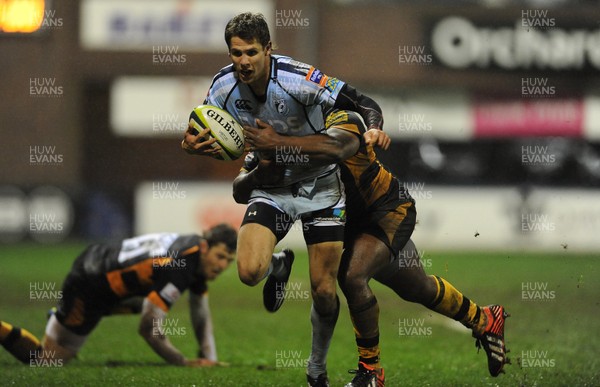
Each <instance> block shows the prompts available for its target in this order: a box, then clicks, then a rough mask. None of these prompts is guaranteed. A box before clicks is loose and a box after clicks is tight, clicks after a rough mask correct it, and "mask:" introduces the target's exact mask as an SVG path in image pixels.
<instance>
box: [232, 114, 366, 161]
mask: <svg viewBox="0 0 600 387" xmlns="http://www.w3.org/2000/svg"><path fill="white" fill-rule="evenodd" d="M256 123H257V125H258V128H252V127H249V126H246V127H244V135H245V137H246V141H247V142H248V144H249V145H250V146H251V147H253V148H254V149H255V150H259V151H260V150H262V151H276V150H277V149H278V148H281V147H284V146H286V147H294V148H297V149H300V152H301V153H302V154H307V155H311V156H312V157H311V164H313V165H327V164H335V163H339V162H342V161H344V160H346V159H347V158H349V157H351V156H353V155H354V154H355V153H356V152H357V151H358V147H359V145H360V141H359V139H358V137H357V136H356V135H355V134H353V133H349V132H347V131H345V130H342V129H337V128H335V127H331V128H329V129H328V130H327V134H314V135H310V136H302V137H298V136H282V135H280V134H278V133H277V132H276V131H275V130H274V129H273V127H272V126H270V125H268V124H267V123H265V122H262V121H260V120H257V121H256Z"/></svg>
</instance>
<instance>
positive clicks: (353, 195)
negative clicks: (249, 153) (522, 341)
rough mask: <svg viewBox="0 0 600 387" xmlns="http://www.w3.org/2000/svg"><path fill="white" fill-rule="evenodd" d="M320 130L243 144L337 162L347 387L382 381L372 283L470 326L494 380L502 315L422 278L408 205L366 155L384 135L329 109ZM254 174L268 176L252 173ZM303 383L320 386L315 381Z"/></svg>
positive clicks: (267, 133) (254, 133)
mask: <svg viewBox="0 0 600 387" xmlns="http://www.w3.org/2000/svg"><path fill="white" fill-rule="evenodd" d="M326 128H327V130H328V134H329V136H330V138H333V139H334V140H335V141H327V140H326V139H325V138H324V137H321V138H319V137H318V136H319V135H315V136H309V137H303V138H297V137H296V138H295V137H285V136H277V135H276V134H275V133H274V132H273V131H272V130H270V128H266V130H265V129H263V130H260V131H259V130H256V129H252V128H246V139H247V141H248V143H249V145H250V146H251V147H253V148H254V149H256V150H257V151H269V150H271V151H272V150H274V149H282V147H285V146H295V147H296V149H302V152H303V153H305V154H308V155H311V161H312V162H328V161H332V160H335V161H336V162H338V163H339V165H340V169H341V176H342V181H343V183H344V188H345V192H346V205H347V207H346V209H347V214H346V228H345V238H344V253H343V256H342V262H341V267H340V270H339V276H338V279H339V284H340V287H341V289H342V291H343V292H344V295H345V296H346V298H347V301H348V307H349V311H350V316H351V318H352V323H353V325H354V331H355V335H356V343H357V347H358V353H359V363H358V370H357V371H356V376H355V377H354V379H353V380H352V381H351V382H350V383H348V384H347V385H346V386H350V387H352V386H372V385H377V386H378V387H382V386H383V385H384V384H385V376H384V372H383V368H382V367H381V365H380V350H379V325H378V318H379V306H378V303H377V299H376V298H375V295H374V294H373V292H372V291H371V289H370V287H369V285H368V283H369V280H370V279H371V278H375V279H376V280H377V281H378V282H381V283H383V284H384V285H386V286H388V287H389V288H391V289H392V290H394V291H395V292H396V293H397V294H398V295H399V296H400V297H402V298H403V299H405V300H407V301H411V302H417V303H420V304H422V305H424V306H426V307H427V308H429V309H431V310H434V311H436V312H438V313H440V314H442V315H444V316H447V317H450V318H452V319H454V320H456V321H460V322H461V323H462V324H463V325H465V326H466V327H467V328H470V329H471V330H472V331H473V336H474V337H475V338H476V340H477V343H478V345H481V346H483V348H484V350H485V352H486V354H487V357H488V370H489V372H490V374H491V375H492V376H497V375H498V374H499V373H500V372H501V371H502V368H503V366H504V364H505V363H507V362H508V359H507V358H506V349H505V345H504V319H505V317H506V316H507V314H506V313H505V312H504V308H503V307H502V306H500V305H491V306H486V307H479V306H478V305H477V304H475V303H474V302H473V301H471V300H470V299H469V298H467V297H465V296H464V295H463V294H462V293H461V292H459V291H458V290H457V289H456V288H454V287H453V286H452V285H451V284H450V283H449V282H447V281H446V280H445V279H443V278H440V277H438V276H433V275H427V274H426V273H425V271H424V270H423V266H422V265H421V264H420V262H419V261H420V258H419V255H418V252H417V249H416V247H415V245H414V243H413V242H412V240H410V236H411V234H412V232H413V230H414V226H415V223H416V210H415V201H414V200H413V199H412V198H411V196H410V194H409V193H408V191H407V190H406V189H405V187H404V186H403V185H402V184H401V183H400V182H399V181H398V179H397V178H396V177H395V176H394V175H393V174H392V173H391V172H390V171H389V170H388V169H387V168H385V167H384V166H383V165H382V164H381V163H380V162H379V161H378V159H377V156H376V154H375V151H374V150H373V146H374V145H376V146H379V147H381V148H383V149H387V147H388V146H389V143H390V140H389V137H388V136H387V135H385V133H383V132H381V131H380V130H377V129H371V130H367V128H366V127H365V124H364V123H363V121H362V119H361V118H360V117H359V116H358V115H357V114H356V113H353V112H349V111H336V112H332V113H331V114H330V115H329V116H328V117H327V120H326ZM344 132H345V134H344ZM336 141H337V143H336ZM348 148H354V149H355V152H354V155H353V156H351V157H349V158H347V159H345V160H344V159H343V158H342V156H341V155H343V154H347V149H348ZM262 162H263V163H264V161H262ZM256 167H260V166H259V165H256ZM264 167H265V168H266V167H267V166H264ZM271 168H272V167H271ZM261 175H267V174H265V173H264V172H263V173H262V174H258V173H257V176H261ZM254 181H255V182H257V181H260V180H257V179H254ZM247 189H248V188H247ZM323 381H326V379H325V378H323ZM310 382H311V380H310V378H309V384H310ZM310 385H313V386H317V385H326V384H325V383H317V381H315V383H312V384H310Z"/></svg>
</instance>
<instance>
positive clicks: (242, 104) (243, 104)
mask: <svg viewBox="0 0 600 387" xmlns="http://www.w3.org/2000/svg"><path fill="white" fill-rule="evenodd" d="M235 108H236V109H238V110H241V111H244V112H251V111H252V104H251V103H250V101H248V100H247V99H236V100H235Z"/></svg>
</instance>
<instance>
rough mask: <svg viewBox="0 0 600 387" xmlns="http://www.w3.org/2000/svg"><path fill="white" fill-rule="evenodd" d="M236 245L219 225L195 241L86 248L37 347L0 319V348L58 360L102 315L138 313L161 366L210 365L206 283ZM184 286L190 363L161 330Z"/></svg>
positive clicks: (22, 356)
mask: <svg viewBox="0 0 600 387" xmlns="http://www.w3.org/2000/svg"><path fill="white" fill-rule="evenodd" d="M236 243H237V232H236V231H235V229H233V228H232V227H231V226H229V225H226V224H220V225H217V226H214V227H212V228H210V229H208V230H207V231H206V232H205V233H204V234H203V236H199V235H196V234H189V235H180V234H174V233H159V234H147V235H142V236H138V237H135V238H131V239H125V240H122V241H119V242H118V243H108V244H96V245H91V246H89V247H87V248H86V249H85V250H84V251H83V252H82V253H81V254H80V255H79V257H78V258H77V259H76V260H75V262H74V263H73V266H72V267H71V271H70V272H69V274H68V275H67V277H66V279H65V280H64V283H63V287H62V297H61V299H60V301H59V304H58V307H57V309H56V311H55V312H54V313H52V315H51V316H50V318H49V320H48V323H47V325H46V331H45V335H44V339H43V340H42V343H41V344H40V342H39V340H37V338H35V336H33V335H32V334H31V333H30V332H28V331H27V330H25V329H21V328H18V327H13V326H12V325H10V324H8V323H6V322H0V343H1V344H2V345H3V346H4V347H5V349H7V350H8V351H9V352H10V353H11V354H13V355H14V356H15V357H16V358H17V359H19V360H21V361H23V362H26V363H29V362H31V361H32V360H38V361H39V360H40V359H44V358H48V357H52V358H53V359H52V360H57V359H60V360H61V362H62V363H66V362H67V361H69V360H70V359H72V358H73V357H74V356H75V355H76V354H77V352H78V351H79V349H80V348H81V346H82V345H83V344H84V342H85V340H86V338H87V336H88V335H89V334H90V332H91V331H92V330H93V329H94V328H95V327H96V325H97V324H98V323H99V322H100V320H101V319H102V318H103V317H105V316H108V315H111V314H122V313H141V320H140V325H139V333H140V335H142V336H143V337H144V339H145V340H146V342H147V343H148V344H149V345H150V347H151V348H152V349H153V350H154V351H155V352H156V353H157V354H158V355H159V356H161V357H162V358H163V359H164V360H165V361H167V362H168V363H170V364H174V365H180V366H183V365H187V366H211V365H216V364H218V363H217V352H216V346H215V340H214V336H213V332H212V320H211V314H210V309H209V307H208V294H207V290H208V287H207V282H208V281H211V280H214V279H215V278H217V277H218V276H219V274H221V272H223V270H225V269H226V268H227V267H228V266H229V265H230V264H231V263H232V262H233V260H234V255H235V249H236ZM187 289H189V290H190V297H189V301H190V314H191V320H192V326H193V329H194V333H195V336H196V339H197V340H198V343H199V346H200V350H199V358H197V359H190V360H188V359H186V358H185V357H184V356H183V354H182V353H181V352H179V350H177V348H175V347H174V346H173V345H172V344H171V342H170V340H169V338H168V332H165V328H164V327H163V322H164V319H165V318H166V315H167V313H168V311H169V309H170V308H171V306H172V305H173V304H174V303H175V302H176V301H177V300H178V299H179V298H180V296H181V295H182V293H183V292H185V291H186V290H187Z"/></svg>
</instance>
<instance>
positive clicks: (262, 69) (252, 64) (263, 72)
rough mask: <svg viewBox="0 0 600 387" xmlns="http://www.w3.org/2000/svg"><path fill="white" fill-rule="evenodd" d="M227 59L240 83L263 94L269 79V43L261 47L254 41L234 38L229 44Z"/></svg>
mask: <svg viewBox="0 0 600 387" xmlns="http://www.w3.org/2000/svg"><path fill="white" fill-rule="evenodd" d="M229 46H230V47H229V57H230V58H231V61H232V62H233V67H234V68H235V71H236V72H237V74H238V77H239V79H240V81H242V82H243V83H245V84H247V85H249V86H250V87H252V88H253V89H254V91H255V92H263V91H264V88H265V87H266V84H267V81H268V79H269V71H270V63H271V62H270V60H271V43H270V42H269V44H267V46H266V47H263V46H262V44H260V43H259V42H257V41H256V39H254V40H252V41H246V40H243V39H242V38H240V37H237V36H234V37H233V38H231V42H230V44H229Z"/></svg>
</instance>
